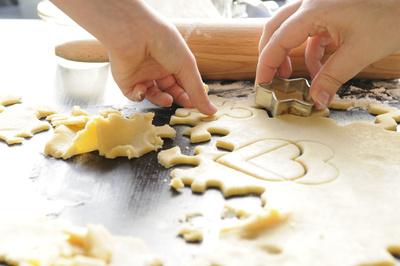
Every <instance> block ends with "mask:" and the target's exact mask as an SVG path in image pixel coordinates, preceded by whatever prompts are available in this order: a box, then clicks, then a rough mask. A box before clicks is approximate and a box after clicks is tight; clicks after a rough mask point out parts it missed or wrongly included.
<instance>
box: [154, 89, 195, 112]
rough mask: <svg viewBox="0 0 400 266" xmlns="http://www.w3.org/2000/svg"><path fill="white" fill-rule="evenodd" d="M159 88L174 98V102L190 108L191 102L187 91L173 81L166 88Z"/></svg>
mask: <svg viewBox="0 0 400 266" xmlns="http://www.w3.org/2000/svg"><path fill="white" fill-rule="evenodd" d="M159 88H160V90H162V91H164V92H166V93H168V94H169V95H171V96H172V98H173V99H174V102H175V103H176V104H178V105H180V106H183V107H186V108H190V107H192V103H191V101H190V99H189V96H188V95H187V93H186V92H185V91H184V90H183V88H181V87H180V86H179V85H178V84H176V83H174V84H173V85H172V86H170V87H168V88H161V87H160V86H159Z"/></svg>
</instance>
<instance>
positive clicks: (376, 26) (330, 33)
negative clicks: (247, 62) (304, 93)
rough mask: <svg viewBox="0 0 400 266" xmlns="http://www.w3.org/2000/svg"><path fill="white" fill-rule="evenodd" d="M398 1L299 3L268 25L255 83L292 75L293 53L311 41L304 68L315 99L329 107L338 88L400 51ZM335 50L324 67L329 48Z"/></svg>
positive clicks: (315, 0) (309, 0) (321, 0)
mask: <svg viewBox="0 0 400 266" xmlns="http://www.w3.org/2000/svg"><path fill="white" fill-rule="evenodd" d="M399 26H400V1H399V0H379V1H377V0H303V1H301V0H297V1H295V2H293V3H291V4H289V5H287V6H285V7H283V8H282V9H281V10H280V11H279V12H278V13H277V14H276V15H275V16H274V17H273V18H271V19H270V20H269V21H268V22H267V23H266V25H265V28H264V32H263V35H262V37H261V40H260V46H259V52H260V57H259V61H258V67H257V75H256V81H257V82H270V81H271V80H272V78H273V77H274V76H275V75H276V74H278V75H279V76H281V77H284V78H288V77H290V75H291V73H292V67H291V62H290V58H289V53H290V51H291V50H292V49H294V48H296V47H298V46H300V45H301V44H302V43H304V42H305V41H307V47H306V53H305V63H306V65H307V68H308V70H309V72H310V76H311V78H312V79H313V80H312V84H311V90H310V93H311V96H312V98H313V99H314V101H315V103H316V106H317V107H318V108H320V109H321V108H324V107H326V106H327V105H328V104H329V102H330V101H331V100H332V99H333V97H334V95H335V93H336V91H337V90H338V89H339V87H340V86H341V85H342V84H343V83H345V82H346V81H348V80H349V79H351V78H352V77H354V76H355V75H356V74H357V73H359V72H360V71H361V70H362V69H363V68H365V67H367V66H368V65H370V64H371V63H373V62H376V61H377V60H379V59H382V58H384V57H386V56H388V55H389V54H391V53H393V52H396V51H397V50H399V49H400V34H398V33H399ZM330 43H334V44H335V45H336V46H337V50H336V52H335V53H334V54H332V55H331V56H330V58H328V59H327V60H326V61H323V60H322V59H323V56H324V53H325V48H326V47H327V46H328V45H329V44H330Z"/></svg>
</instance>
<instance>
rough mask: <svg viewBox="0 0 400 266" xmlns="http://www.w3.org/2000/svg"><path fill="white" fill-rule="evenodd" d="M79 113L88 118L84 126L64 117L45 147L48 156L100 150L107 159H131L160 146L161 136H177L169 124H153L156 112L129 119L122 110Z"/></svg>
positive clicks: (69, 155) (72, 154) (59, 156)
mask: <svg viewBox="0 0 400 266" xmlns="http://www.w3.org/2000/svg"><path fill="white" fill-rule="evenodd" d="M77 115H78V116H75V117H76V118H80V117H86V118H87V122H85V123H84V127H83V128H81V126H82V124H80V123H78V124H75V123H72V124H70V123H66V121H71V118H68V119H69V120H68V119H67V120H65V119H64V120H62V121H63V122H62V123H60V124H59V125H58V126H57V127H56V128H55V130H54V135H53V137H52V138H51V139H50V140H49V141H48V142H47V144H46V146H45V150H44V153H45V154H46V155H48V156H52V157H55V158H63V159H68V158H71V157H72V156H75V155H78V154H83V153H88V152H92V151H95V150H98V151H99V154H100V155H102V156H105V157H106V158H116V157H120V156H125V157H128V158H129V159H131V158H137V157H140V156H142V155H143V154H145V153H148V152H150V151H154V150H157V149H159V148H161V146H162V144H163V141H162V139H161V137H163V138H168V137H171V138H173V137H175V130H174V129H172V128H171V127H169V126H168V125H167V126H161V127H156V126H154V125H152V123H151V122H152V120H153V117H154V114H153V113H146V114H141V113H137V114H134V115H133V116H131V117H130V118H125V117H124V116H123V115H122V114H121V113H120V112H108V113H107V116H106V117H103V116H85V115H82V114H80V113H77ZM53 119H54V117H53ZM56 119H57V118H56ZM60 119H63V118H60ZM116 128H118V130H115V129H116Z"/></svg>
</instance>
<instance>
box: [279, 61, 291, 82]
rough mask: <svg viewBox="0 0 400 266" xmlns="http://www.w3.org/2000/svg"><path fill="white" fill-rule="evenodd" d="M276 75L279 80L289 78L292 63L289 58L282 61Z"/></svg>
mask: <svg viewBox="0 0 400 266" xmlns="http://www.w3.org/2000/svg"><path fill="white" fill-rule="evenodd" d="M278 75H279V77H281V78H285V79H287V78H290V76H291V75H292V62H291V61H290V57H289V56H286V58H285V61H283V63H282V65H280V66H279V68H278Z"/></svg>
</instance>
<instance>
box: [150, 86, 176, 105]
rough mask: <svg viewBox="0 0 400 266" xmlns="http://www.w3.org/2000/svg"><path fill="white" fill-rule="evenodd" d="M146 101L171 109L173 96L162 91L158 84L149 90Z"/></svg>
mask: <svg viewBox="0 0 400 266" xmlns="http://www.w3.org/2000/svg"><path fill="white" fill-rule="evenodd" d="M146 99H148V100H149V101H150V102H152V103H153V104H155V105H158V106H161V107H169V106H171V105H172V103H173V99H172V96H171V95H169V94H168V93H165V92H163V91H161V90H160V89H159V88H158V87H157V85H156V84H154V86H152V87H150V88H148V89H147V92H146Z"/></svg>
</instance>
